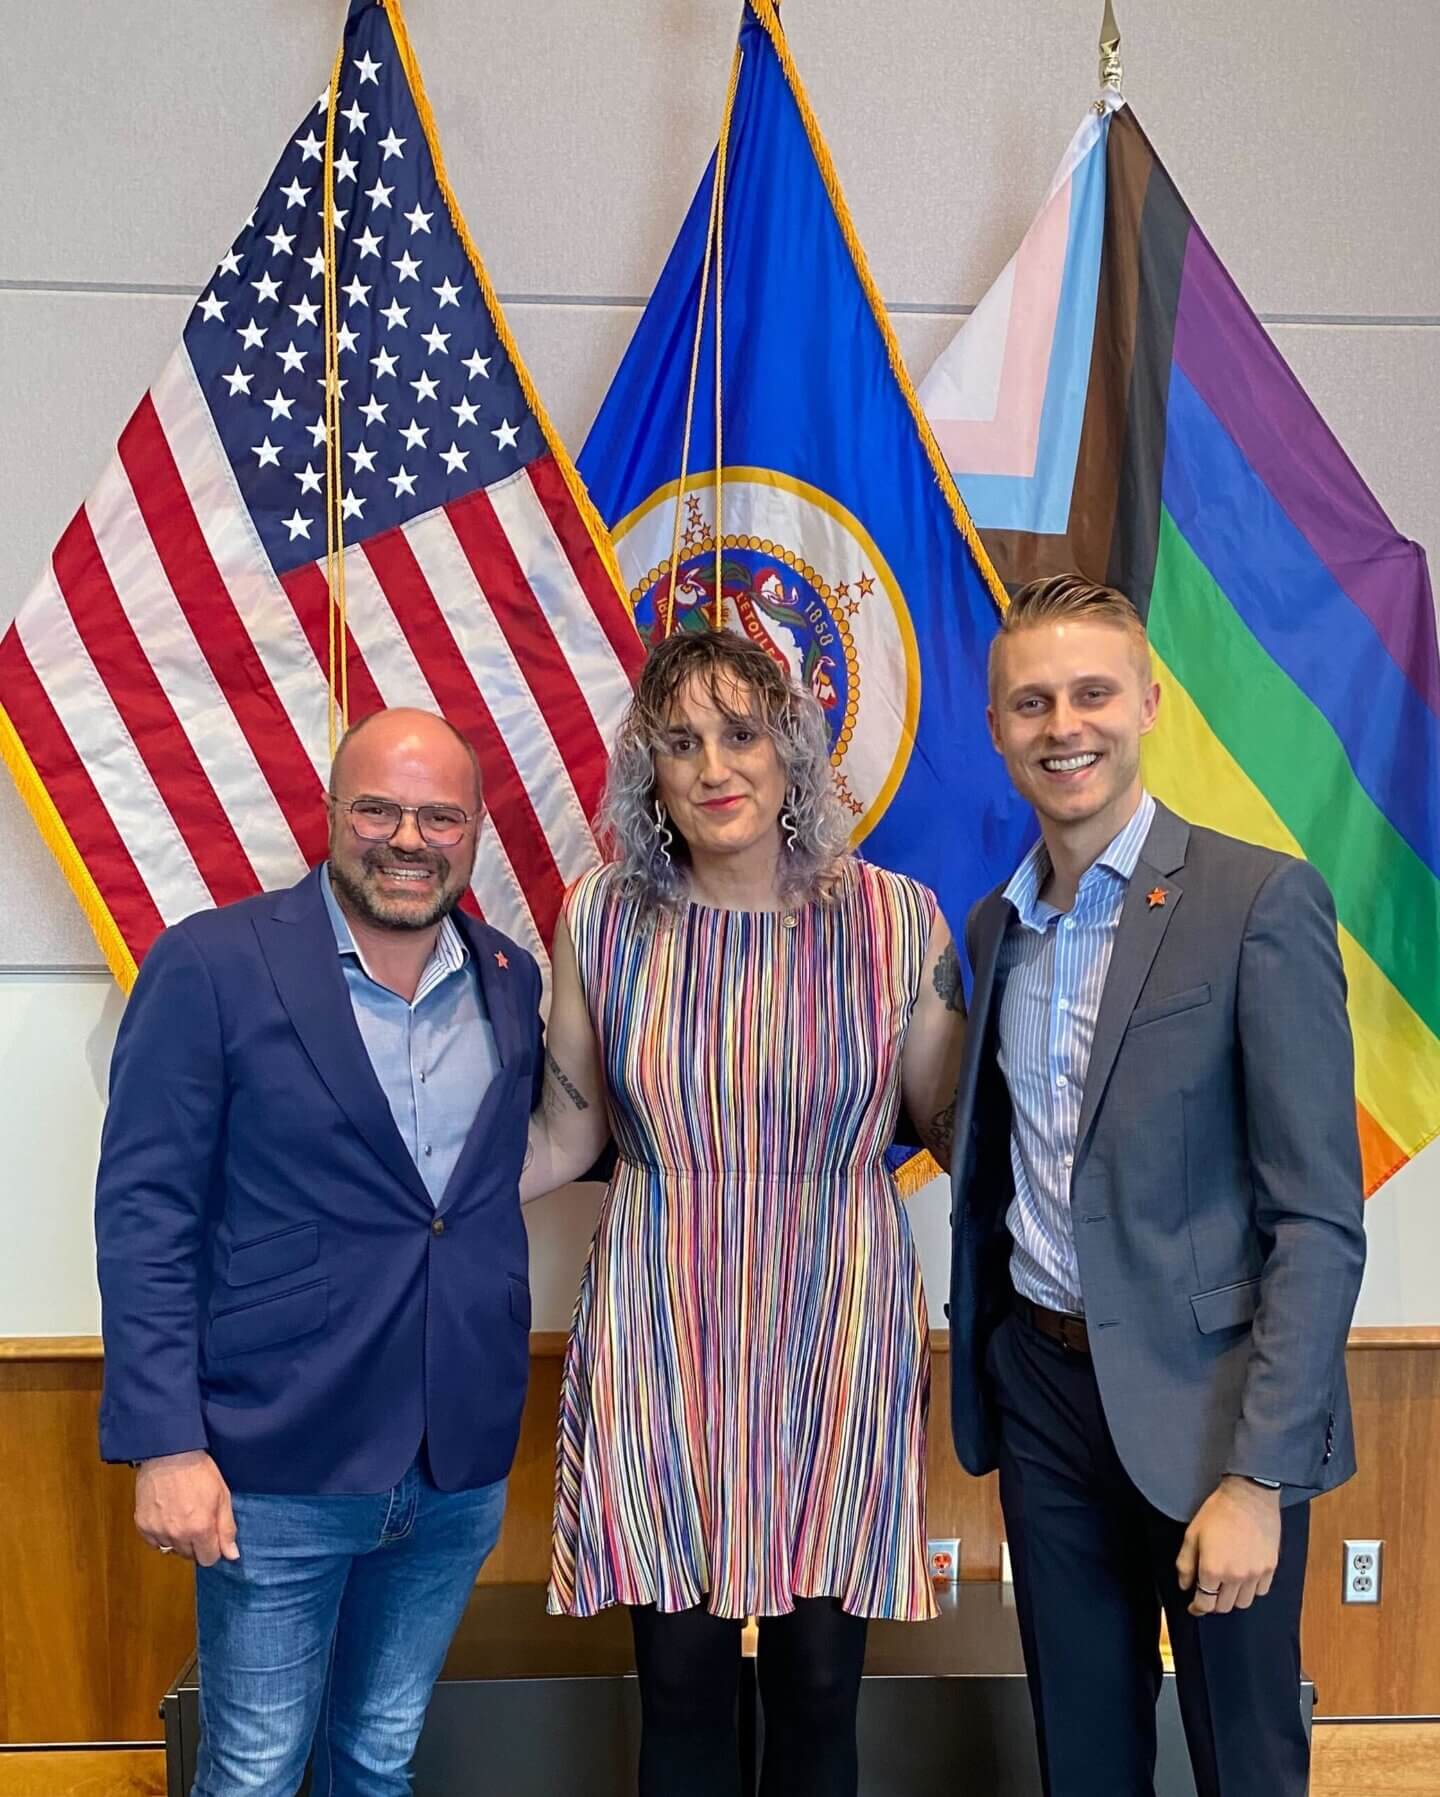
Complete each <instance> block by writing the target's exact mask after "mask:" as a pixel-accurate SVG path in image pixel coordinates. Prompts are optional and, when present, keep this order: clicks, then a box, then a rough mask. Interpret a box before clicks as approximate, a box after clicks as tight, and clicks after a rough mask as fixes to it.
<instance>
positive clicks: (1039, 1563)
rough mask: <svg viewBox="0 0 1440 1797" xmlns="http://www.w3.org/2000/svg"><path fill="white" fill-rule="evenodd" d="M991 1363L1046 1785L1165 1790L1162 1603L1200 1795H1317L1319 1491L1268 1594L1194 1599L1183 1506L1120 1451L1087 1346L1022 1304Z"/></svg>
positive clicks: (1293, 1517) (1284, 1541) (1052, 1794)
mask: <svg viewBox="0 0 1440 1797" xmlns="http://www.w3.org/2000/svg"><path fill="white" fill-rule="evenodd" d="M986 1367H987V1370H988V1372H989V1375H990V1378H991V1380H992V1382H993V1388H994V1392H995V1396H996V1399H997V1402H998V1406H999V1413H1000V1502H1001V1507H1002V1509H1003V1510H1004V1513H1005V1528H1006V1533H1007V1537H1008V1539H1009V1543H1010V1557H1011V1564H1012V1567H1013V1571H1014V1577H1015V1607H1016V1613H1017V1615H1018V1618H1019V1622H1020V1632H1021V1637H1022V1640H1023V1644H1024V1650H1025V1668H1026V1672H1027V1674H1028V1676H1029V1683H1030V1700H1031V1703H1032V1705H1033V1707H1034V1712H1035V1731H1036V1736H1037V1741H1038V1746H1039V1750H1040V1768H1041V1776H1042V1778H1043V1781H1044V1788H1045V1791H1046V1794H1047V1797H1153V1792H1154V1775H1155V1703H1156V1699H1157V1697H1158V1696H1159V1692H1160V1678H1161V1667H1160V1654H1159V1633H1160V1611H1161V1608H1162V1606H1163V1608H1164V1611H1165V1615H1166V1619H1167V1621H1168V1623H1169V1629H1170V1641H1171V1645H1172V1647H1173V1648H1174V1653H1175V1678H1176V1685H1177V1689H1178V1695H1179V1699H1180V1711H1181V1716H1182V1719H1183V1722H1184V1726H1185V1738H1186V1742H1187V1744H1188V1746H1189V1749H1190V1760H1191V1764H1192V1766H1193V1768H1194V1772H1195V1786H1196V1790H1197V1791H1198V1793H1199V1797H1304V1793H1305V1789H1306V1783H1307V1778H1308V1773H1309V1759H1310V1751H1309V1742H1308V1739H1307V1736H1306V1733H1305V1728H1304V1722H1303V1718H1302V1716H1301V1711H1300V1602H1301V1597H1302V1594H1303V1589H1304V1583H1305V1555H1306V1548H1307V1545H1308V1538H1309V1520H1310V1519H1309V1505H1308V1503H1304V1502H1301V1503H1297V1504H1293V1505H1288V1506H1286V1508H1285V1509H1284V1510H1283V1511H1282V1524H1281V1540H1280V1562H1279V1566H1278V1568H1277V1570H1276V1573H1275V1578H1274V1582H1273V1584H1272V1585H1271V1588H1270V1591H1269V1594H1268V1595H1267V1596H1265V1597H1262V1598H1257V1599H1256V1600H1255V1602H1254V1604H1253V1605H1252V1606H1251V1608H1250V1609H1249V1610H1236V1611H1232V1612H1231V1613H1230V1614H1229V1615H1227V1616H1208V1617H1196V1616H1191V1615H1190V1613H1189V1611H1188V1608H1187V1605H1188V1603H1189V1595H1188V1594H1186V1593H1182V1592H1181V1590H1180V1588H1179V1581H1178V1578H1177V1576H1176V1572H1175V1557H1176V1555H1177V1554H1178V1553H1179V1551H1180V1544H1181V1541H1182V1539H1183V1537H1184V1534H1185V1528H1186V1523H1184V1522H1177V1521H1175V1520H1174V1519H1173V1518H1172V1517H1169V1516H1165V1515H1163V1514H1162V1513H1161V1512H1160V1511H1158V1510H1157V1509H1155V1508H1154V1506H1153V1505H1151V1504H1150V1503H1148V1502H1147V1501H1146V1500H1145V1498H1144V1497H1142V1496H1141V1494H1140V1492H1139V1491H1138V1490H1137V1489H1136V1487H1135V1485H1134V1484H1133V1483H1132V1482H1131V1480H1130V1478H1129V1477H1128V1475H1127V1474H1126V1472H1125V1469H1124V1467H1123V1466H1122V1465H1121V1464H1120V1459H1119V1456H1118V1454H1117V1453H1116V1451H1115V1444H1114V1442H1113V1441H1112V1439H1111V1436H1110V1430H1109V1428H1108V1427H1107V1425H1106V1422H1105V1416H1104V1412H1103V1410H1102V1408H1101V1404H1100V1392H1099V1387H1098V1385H1097V1383H1096V1379H1095V1370H1094V1367H1093V1365H1092V1363H1091V1360H1090V1357H1089V1355H1088V1354H1086V1353H1084V1352H1077V1351H1075V1350H1073V1349H1070V1348H1065V1347H1062V1346H1061V1345H1060V1344H1059V1343H1058V1342H1054V1341H1051V1340H1050V1338H1049V1337H1048V1336H1045V1335H1042V1334H1041V1333H1040V1332H1039V1330H1038V1329H1036V1328H1035V1327H1034V1326H1033V1325H1032V1324H1030V1323H1029V1322H1027V1321H1025V1320H1024V1319H1023V1318H1022V1317H1020V1316H1019V1315H1016V1314H1012V1315H1011V1316H1009V1317H1007V1318H1006V1319H1005V1321H1004V1322H1003V1323H1002V1324H1001V1325H1000V1327H999V1328H998V1329H997V1331H996V1333H995V1335H994V1337H993V1338H992V1340H991V1342H990V1344H989V1348H988V1351H987V1359H986Z"/></svg>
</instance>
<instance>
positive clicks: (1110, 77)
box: [1100, 0, 1122, 94]
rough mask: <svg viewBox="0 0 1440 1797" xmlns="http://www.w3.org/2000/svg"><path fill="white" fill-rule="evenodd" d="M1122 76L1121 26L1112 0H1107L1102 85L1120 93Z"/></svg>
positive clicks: (1102, 24) (1102, 33)
mask: <svg viewBox="0 0 1440 1797" xmlns="http://www.w3.org/2000/svg"><path fill="white" fill-rule="evenodd" d="M1121 78H1122V71H1121V68H1120V27H1119V26H1118V25H1117V24H1116V23H1115V8H1114V6H1113V5H1112V4H1111V0H1105V17H1104V18H1103V19H1102V20H1101V22H1100V85H1101V87H1113V88H1114V89H1115V91H1116V93H1117V94H1118V93H1119V91H1120V82H1121Z"/></svg>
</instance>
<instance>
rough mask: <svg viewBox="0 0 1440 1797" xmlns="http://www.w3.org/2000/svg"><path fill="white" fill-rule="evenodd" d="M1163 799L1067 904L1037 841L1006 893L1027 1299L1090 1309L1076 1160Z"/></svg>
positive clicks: (1003, 988) (1002, 965)
mask: <svg viewBox="0 0 1440 1797" xmlns="http://www.w3.org/2000/svg"><path fill="white" fill-rule="evenodd" d="M1154 817H1155V801H1154V799H1152V798H1151V796H1150V794H1149V793H1144V794H1142V796H1141V800H1140V804H1139V806H1138V808H1137V809H1136V811H1135V815H1134V816H1133V817H1132V818H1131V819H1130V822H1129V823H1128V824H1126V826H1125V828H1124V829H1123V830H1121V831H1120V833H1119V835H1117V836H1116V837H1115V839H1114V841H1113V842H1111V843H1110V845H1109V847H1108V848H1106V849H1103V850H1102V851H1101V853H1100V854H1099V855H1098V856H1097V857H1096V859H1095V861H1094V863H1093V864H1092V865H1091V866H1090V867H1089V868H1087V869H1086V871H1085V874H1084V876H1083V877H1082V879H1081V881H1080V887H1079V890H1078V891H1077V893H1076V894H1075V903H1074V905H1073V906H1072V907H1071V909H1070V910H1069V911H1068V912H1060V911H1057V910H1056V909H1055V907H1054V906H1053V905H1049V904H1046V903H1045V902H1044V901H1043V900H1042V899H1041V897H1040V891H1041V888H1042V887H1043V886H1044V884H1045V882H1046V880H1047V879H1048V878H1049V876H1050V857H1049V855H1048V854H1047V853H1046V849H1045V844H1044V842H1043V841H1041V842H1037V843H1036V844H1035V846H1034V848H1033V849H1031V851H1030V853H1029V854H1028V855H1027V856H1026V857H1025V859H1024V860H1023V861H1022V862H1021V863H1020V865H1019V867H1018V868H1017V869H1016V870H1015V874H1014V877H1013V878H1012V879H1011V881H1010V884H1009V885H1008V886H1007V887H1006V888H1005V897H1006V898H1007V899H1009V901H1010V903H1011V904H1012V905H1013V906H1014V909H1015V915H1014V916H1013V917H1012V918H1011V920H1010V923H1009V926H1008V927H1007V929H1006V931H1005V940H1004V942H1003V943H1002V944H1001V947H1000V960H999V964H998V966H997V968H996V984H997V988H998V991H999V1002H1000V1069H1001V1072H1002V1073H1003V1074H1004V1075H1005V1083H1006V1085H1007V1086H1008V1087H1009V1089H1010V1105H1011V1112H1012V1125H1011V1133H1010V1165H1011V1170H1012V1172H1013V1174H1014V1178H1015V1197H1014V1199H1013V1201H1012V1202H1011V1205H1010V1209H1009V1211H1008V1212H1007V1213H1006V1217H1005V1222H1006V1226H1007V1227H1008V1228H1009V1231H1010V1234H1011V1236H1012V1237H1013V1239H1014V1249H1013V1252H1012V1253H1011V1257H1010V1277H1011V1279H1012V1281H1013V1282H1014V1286H1015V1289H1016V1291H1017V1292H1019V1293H1020V1295H1021V1297H1024V1298H1028V1299H1030V1301H1031V1302H1032V1303H1034V1304H1042V1305H1044V1306H1045V1308H1046V1309H1047V1310H1068V1311H1073V1312H1076V1313H1077V1314H1083V1313H1084V1309H1085V1296H1084V1293H1083V1292H1082V1291H1081V1289H1080V1269H1079V1266H1078V1264H1077V1262H1076V1259H1075V1236H1074V1231H1073V1229H1072V1226H1071V1220H1070V1169H1071V1166H1072V1164H1073V1162H1074V1158H1075V1139H1076V1135H1077V1133H1078V1131H1079V1126H1080V1104H1081V1100H1082V1098H1083V1096H1084V1092H1085V1075H1086V1073H1087V1071H1088V1070H1089V1066H1090V1047H1091V1044H1092V1042H1093V1041H1094V1039H1095V1020H1096V1018H1097V1017H1098V1016H1099V1014H1100V997H1101V994H1102V993H1103V992H1104V990H1105V976H1106V974H1107V973H1108V972H1109V970H1110V955H1111V952H1112V951H1113V949H1114V946H1115V932H1116V930H1117V929H1118V928H1119V926H1120V911H1121V907H1122V906H1123V905H1124V903H1125V891H1126V888H1127V887H1128V886H1129V884H1130V880H1131V877H1132V875H1133V874H1134V872H1135V868H1136V865H1137V863H1138V862H1139V860H1140V851H1141V849H1143V848H1144V846H1145V838H1146V837H1147V836H1148V835H1149V834H1150V825H1151V823H1152V822H1153V821H1154Z"/></svg>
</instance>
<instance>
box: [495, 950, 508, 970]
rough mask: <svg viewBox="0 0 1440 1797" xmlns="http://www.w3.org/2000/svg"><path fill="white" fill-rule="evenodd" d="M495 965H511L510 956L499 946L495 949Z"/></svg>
mask: <svg viewBox="0 0 1440 1797" xmlns="http://www.w3.org/2000/svg"><path fill="white" fill-rule="evenodd" d="M495 965H496V966H497V967H508V966H509V965H510V957H509V955H507V954H506V953H505V951H504V950H503V949H499V948H497V949H496V950H495Z"/></svg>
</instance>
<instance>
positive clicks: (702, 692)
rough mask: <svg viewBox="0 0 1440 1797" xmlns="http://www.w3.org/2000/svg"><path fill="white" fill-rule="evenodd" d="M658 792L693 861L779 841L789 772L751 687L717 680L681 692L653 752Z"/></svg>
mask: <svg viewBox="0 0 1440 1797" xmlns="http://www.w3.org/2000/svg"><path fill="white" fill-rule="evenodd" d="M655 792H656V796H657V797H658V798H659V800H660V803H661V804H662V805H663V806H664V807H665V810H666V811H667V812H668V813H669V816H670V821H671V823H672V824H673V825H674V827H675V828H676V829H677V830H678V831H679V832H680V834H681V835H682V836H683V837H684V838H685V841H686V843H687V844H688V845H689V848H690V853H691V855H692V856H698V857H701V858H703V857H704V856H706V855H726V856H729V855H737V854H743V853H744V852H745V851H747V850H750V849H754V848H756V847H757V845H759V844H762V843H765V844H775V845H777V846H778V843H779V817H780V808H781V806H782V805H783V804H784V802H785V770H784V768H783V767H782V765H781V762H780V757H779V755H778V754H777V753H776V749H775V743H774V741H773V739H772V738H771V737H770V736H769V735H768V734H767V733H766V731H765V729H764V728H763V726H762V725H761V722H760V717H759V707H758V705H756V703H755V701H754V697H753V695H752V694H751V693H750V691H749V690H748V688H746V687H744V686H741V685H739V684H737V683H735V682H733V681H728V682H727V681H726V679H725V677H724V675H723V674H721V675H719V676H717V681H716V687H715V690H714V691H713V692H712V691H711V688H710V686H709V684H708V683H707V682H705V681H702V680H698V679H692V680H689V681H687V682H686V684H685V685H684V686H683V687H681V689H680V691H679V692H678V693H677V694H676V697H675V702H674V704H673V705H672V706H671V707H670V712H669V716H668V718H667V721H666V725H665V730H664V734H663V738H662V742H661V745H660V746H658V747H657V748H656V750H655Z"/></svg>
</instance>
